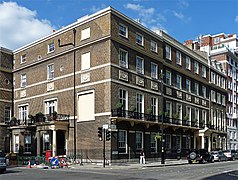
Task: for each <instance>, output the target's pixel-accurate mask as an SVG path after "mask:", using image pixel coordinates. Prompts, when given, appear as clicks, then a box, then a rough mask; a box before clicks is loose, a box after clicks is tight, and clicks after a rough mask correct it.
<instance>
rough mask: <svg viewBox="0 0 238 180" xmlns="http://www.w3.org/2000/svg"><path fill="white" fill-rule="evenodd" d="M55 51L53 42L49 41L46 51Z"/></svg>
mask: <svg viewBox="0 0 238 180" xmlns="http://www.w3.org/2000/svg"><path fill="white" fill-rule="evenodd" d="M54 51H55V43H54V42H51V43H49V44H48V53H52V52H54Z"/></svg>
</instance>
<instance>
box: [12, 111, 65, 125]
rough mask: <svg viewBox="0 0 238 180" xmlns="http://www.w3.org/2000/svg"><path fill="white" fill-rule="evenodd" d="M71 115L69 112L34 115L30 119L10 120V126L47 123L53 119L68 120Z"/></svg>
mask: <svg viewBox="0 0 238 180" xmlns="http://www.w3.org/2000/svg"><path fill="white" fill-rule="evenodd" d="M68 120H69V115H67V114H57V115H56V116H53V115H48V114H46V115H41V116H32V117H30V118H28V119H13V120H10V121H9V122H8V125H9V126H21V125H23V126H27V125H35V124H37V123H46V122H52V121H68Z"/></svg>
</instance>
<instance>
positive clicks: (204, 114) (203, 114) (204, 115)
mask: <svg viewBox="0 0 238 180" xmlns="http://www.w3.org/2000/svg"><path fill="white" fill-rule="evenodd" d="M202 118H203V119H202V120H204V121H205V124H208V122H207V111H205V110H202Z"/></svg>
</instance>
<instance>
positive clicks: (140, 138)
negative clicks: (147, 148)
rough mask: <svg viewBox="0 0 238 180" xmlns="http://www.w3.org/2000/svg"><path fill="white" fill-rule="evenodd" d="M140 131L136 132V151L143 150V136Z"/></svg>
mask: <svg viewBox="0 0 238 180" xmlns="http://www.w3.org/2000/svg"><path fill="white" fill-rule="evenodd" d="M143 135H144V134H143V132H142V131H136V150H141V149H143V148H144V143H143V142H144V136H143Z"/></svg>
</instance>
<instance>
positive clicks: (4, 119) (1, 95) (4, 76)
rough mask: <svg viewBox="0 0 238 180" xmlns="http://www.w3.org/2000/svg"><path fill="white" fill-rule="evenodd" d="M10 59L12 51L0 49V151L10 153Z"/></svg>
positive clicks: (11, 80) (11, 87)
mask: <svg viewBox="0 0 238 180" xmlns="http://www.w3.org/2000/svg"><path fill="white" fill-rule="evenodd" d="M12 57H13V54H12V51H10V50H8V49H6V48H2V47H0V150H1V151H3V152H9V151H10V147H9V142H10V136H9V134H8V133H7V125H9V122H10V120H11V116H12V113H13V111H12V109H13V108H12V105H13V103H12V101H13V96H12V90H13V79H12V62H13V59H12Z"/></svg>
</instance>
